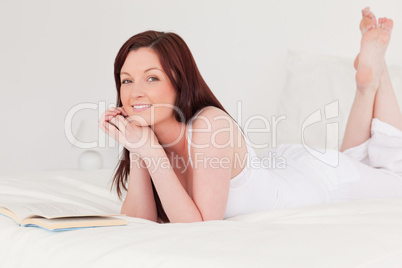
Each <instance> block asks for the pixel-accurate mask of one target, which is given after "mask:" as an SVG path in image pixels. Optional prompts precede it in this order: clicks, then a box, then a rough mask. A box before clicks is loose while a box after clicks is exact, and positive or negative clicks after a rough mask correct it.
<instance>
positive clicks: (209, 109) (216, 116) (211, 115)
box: [192, 106, 234, 128]
mask: <svg viewBox="0 0 402 268" xmlns="http://www.w3.org/2000/svg"><path fill="white" fill-rule="evenodd" d="M224 121H226V122H227V123H225V122H224ZM231 122H234V121H233V119H232V118H231V117H230V116H229V115H228V114H227V113H226V112H225V111H223V110H222V109H220V108H218V107H215V106H206V107H204V108H202V109H200V110H199V111H198V112H197V113H196V117H195V118H194V120H193V122H192V124H193V127H194V128H197V127H208V126H210V127H212V126H214V125H222V124H224V125H225V126H226V125H229V124H230V123H231Z"/></svg>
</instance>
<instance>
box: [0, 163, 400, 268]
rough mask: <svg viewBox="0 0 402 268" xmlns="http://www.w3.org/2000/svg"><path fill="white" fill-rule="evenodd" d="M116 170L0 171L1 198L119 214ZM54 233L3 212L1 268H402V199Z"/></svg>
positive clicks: (132, 220)
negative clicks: (112, 181)
mask: <svg viewBox="0 0 402 268" xmlns="http://www.w3.org/2000/svg"><path fill="white" fill-rule="evenodd" d="M111 175H112V170H100V171H94V172H83V171H74V170H55V171H43V172H32V173H26V174H23V175H18V176H16V175H13V176H3V177H0V198H7V197H9V198H15V197H16V196H18V197H19V198H21V199H22V200H23V199H24V198H27V199H32V198H35V199H41V200H55V201H63V202H71V203H74V204H80V205H82V206H86V207H89V208H92V209H97V210H100V211H104V212H107V213H119V211H120V205H121V202H120V201H119V200H118V199H117V197H116V195H115V194H114V193H110V191H109V188H110V187H109V186H110V184H109V182H110V178H111ZM124 218H126V219H127V220H128V221H129V224H128V226H118V227H105V228H90V229H80V230H74V231H66V232H50V231H46V230H44V229H41V228H35V227H26V228H23V227H19V226H17V225H16V223H15V222H13V221H12V220H11V219H9V218H7V217H3V216H0V267H1V268H18V267H30V268H31V267H43V268H46V267H60V268H63V267H69V268H70V267H86V268H92V267H94V268H95V267H96V268H99V267H142V268H143V267H320V268H322V267H402V198H401V199H377V200H374V199H372V200H360V201H354V202H349V203H337V204H328V205H320V206H314V207H308V208H297V209H282V210H276V211H267V212H260V213H254V214H248V215H242V216H238V217H234V218H230V219H227V220H224V221H209V222H199V223H179V224H157V223H153V222H150V221H147V220H143V219H138V218H131V217H124Z"/></svg>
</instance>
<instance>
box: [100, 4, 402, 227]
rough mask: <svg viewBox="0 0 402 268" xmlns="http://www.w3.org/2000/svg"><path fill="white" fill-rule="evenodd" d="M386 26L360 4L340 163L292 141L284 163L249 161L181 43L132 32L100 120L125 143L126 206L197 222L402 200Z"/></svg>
mask: <svg viewBox="0 0 402 268" xmlns="http://www.w3.org/2000/svg"><path fill="white" fill-rule="evenodd" d="M392 26H393V25H392V20H389V19H385V18H384V19H379V20H378V22H377V20H376V19H375V17H374V15H373V14H372V13H371V12H370V10H369V9H368V8H366V9H364V10H363V19H362V21H361V25H360V29H361V31H362V34H363V37H362V42H361V50H360V54H359V57H358V59H356V62H355V67H356V68H357V74H356V83H357V90H356V97H355V101H354V104H353V107H352V109H351V113H350V116H349V120H348V124H347V129H346V132H345V136H344V140H343V144H342V147H341V152H343V153H340V154H339V166H338V167H336V168H333V167H330V166H328V165H325V164H323V163H322V162H320V161H318V160H317V159H314V157H311V156H310V155H309V154H308V153H307V152H306V151H305V150H304V149H303V148H302V147H301V146H297V145H283V146H279V147H278V148H277V149H276V153H278V155H281V156H284V157H286V162H287V163H286V164H287V166H286V168H284V169H267V168H256V167H255V165H253V166H251V165H250V163H251V161H255V160H256V157H255V153H254V151H253V149H252V147H251V146H250V145H249V143H248V141H247V138H246V137H245V135H244V134H243V133H242V131H241V130H240V128H239V127H238V126H237V123H236V122H235V121H234V120H233V119H232V118H231V117H230V116H229V115H228V114H227V112H226V111H225V109H224V108H223V107H222V105H221V104H220V102H219V101H218V100H217V99H216V97H215V96H214V95H213V93H212V92H211V90H210V89H209V88H208V86H207V84H206V83H205V82H204V80H203V78H202V77H201V75H200V73H199V71H198V69H197V66H196V64H195V62H194V59H193V57H192V55H191V52H190V50H189V49H188V47H187V45H186V44H185V42H184V41H183V40H182V39H181V38H180V37H179V36H178V35H176V34H173V33H161V32H154V31H148V32H144V33H140V34H137V35H135V36H133V37H131V38H130V39H129V40H128V41H127V42H126V43H125V44H124V45H123V46H122V48H121V49H120V51H119V53H118V55H117V57H116V61H115V80H116V88H117V107H118V108H111V109H109V110H108V111H106V112H105V113H104V114H103V115H102V117H101V118H100V120H99V123H100V127H101V129H102V130H103V131H105V132H106V133H107V134H108V135H110V136H111V137H113V138H114V139H116V140H117V141H118V142H119V143H121V144H122V145H123V146H124V147H125V149H124V155H123V157H122V160H121V161H120V163H119V165H118V168H117V170H116V173H115V176H114V181H113V182H114V185H115V186H116V188H117V192H118V194H119V196H120V197H121V196H122V191H123V190H126V191H127V194H126V197H125V201H124V204H123V206H122V209H121V211H122V213H124V214H126V215H128V216H133V217H140V218H144V219H149V220H152V221H158V222H161V221H163V222H197V221H207V220H221V219H224V218H228V217H232V216H236V215H240V214H244V213H250V212H255V211H262V210H269V209H276V208H284V207H297V206H306V205H313V204H320V203H328V202H337V201H348V200H353V199H359V198H374V197H395V196H398V197H402V177H401V176H400V175H399V174H398V172H402V168H400V166H402V165H401V160H400V159H402V157H401V156H400V155H401V153H399V159H398V158H394V159H391V158H392V157H389V154H390V152H391V151H392V150H393V148H392V146H394V144H395V145H398V144H399V146H400V147H401V143H402V142H401V141H402V116H401V113H400V111H399V107H398V104H397V102H396V99H395V95H394V93H393V89H392V85H391V83H390V81H389V76H388V73H387V69H386V66H385V62H384V55H385V51H386V48H387V46H388V43H389V40H390V35H391V30H392ZM395 137H396V138H395ZM398 138H399V139H398ZM392 142H393V143H392ZM398 149H399V151H402V150H401V148H398ZM336 153H337V154H338V152H336ZM384 156H385V157H386V158H387V161H385V162H384V161H382V160H383V159H384ZM188 163H190V165H188ZM379 167H380V168H379ZM127 182H128V188H127V186H126V185H127Z"/></svg>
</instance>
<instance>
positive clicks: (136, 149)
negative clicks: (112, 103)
mask: <svg viewBox="0 0 402 268" xmlns="http://www.w3.org/2000/svg"><path fill="white" fill-rule="evenodd" d="M122 115H124V116H128V114H127V112H126V111H125V110H124V108H123V107H119V108H114V107H111V108H109V109H108V110H107V111H106V112H105V113H103V115H102V116H101V117H100V119H99V127H100V128H101V129H102V130H103V131H104V132H105V133H106V134H108V135H109V136H111V137H112V138H113V139H115V140H117V141H118V142H119V143H120V144H121V145H123V146H124V147H125V148H126V149H127V150H129V151H130V152H131V153H138V154H139V155H140V156H144V155H145V154H146V153H147V152H149V150H150V149H151V148H152V146H158V145H159V142H158V139H157V138H156V136H155V133H154V132H153V130H152V129H151V128H150V127H148V126H137V125H136V124H134V122H133V120H131V119H130V118H129V117H127V118H125V117H123V116H122Z"/></svg>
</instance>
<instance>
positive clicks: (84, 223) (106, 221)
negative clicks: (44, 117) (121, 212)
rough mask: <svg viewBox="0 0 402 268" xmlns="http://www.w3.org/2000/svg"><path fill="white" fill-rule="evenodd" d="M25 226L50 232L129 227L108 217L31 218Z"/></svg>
mask: <svg viewBox="0 0 402 268" xmlns="http://www.w3.org/2000/svg"><path fill="white" fill-rule="evenodd" d="M23 225H24V226H39V227H43V228H45V229H48V230H56V229H73V228H87V227H101V226H117V225H127V221H126V220H124V219H119V218H114V217H107V216H90V217H79V218H77V217H75V218H56V219H45V218H37V217H33V218H29V219H27V220H24V221H23Z"/></svg>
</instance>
